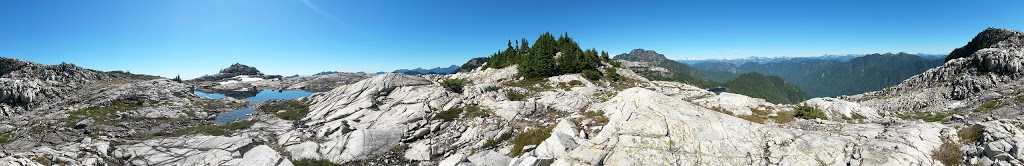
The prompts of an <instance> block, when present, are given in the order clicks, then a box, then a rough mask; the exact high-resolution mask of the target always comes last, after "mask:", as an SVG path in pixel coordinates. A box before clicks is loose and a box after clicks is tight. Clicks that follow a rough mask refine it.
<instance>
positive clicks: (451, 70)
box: [393, 65, 459, 75]
mask: <svg viewBox="0 0 1024 166" xmlns="http://www.w3.org/2000/svg"><path fill="white" fill-rule="evenodd" d="M456 70H459V65H451V66H448V67H445V68H441V67H435V68H431V69H423V68H422V67H420V68H416V69H398V70H395V71H393V73H402V74H413V75H421V74H451V73H455V71H456Z"/></svg>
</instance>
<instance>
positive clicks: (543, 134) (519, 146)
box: [512, 127, 554, 157]
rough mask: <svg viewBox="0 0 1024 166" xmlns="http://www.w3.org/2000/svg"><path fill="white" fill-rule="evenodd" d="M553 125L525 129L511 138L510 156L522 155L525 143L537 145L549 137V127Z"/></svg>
mask: <svg viewBox="0 0 1024 166" xmlns="http://www.w3.org/2000/svg"><path fill="white" fill-rule="evenodd" d="M553 128H554V127H540V128H533V129H530V130H526V131H524V132H522V133H519V135H516V137H515V138H513V139H512V156H515V157H519V156H521V155H523V147H526V145H537V144H540V142H544V140H545V139H548V137H551V129H553Z"/></svg>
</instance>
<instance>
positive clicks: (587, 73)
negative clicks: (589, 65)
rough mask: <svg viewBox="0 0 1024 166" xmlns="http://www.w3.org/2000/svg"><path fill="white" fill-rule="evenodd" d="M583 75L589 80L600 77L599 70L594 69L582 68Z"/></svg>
mask: <svg viewBox="0 0 1024 166" xmlns="http://www.w3.org/2000/svg"><path fill="white" fill-rule="evenodd" d="M583 77H585V78H587V79H590V80H598V79H601V72H597V71H594V70H583Z"/></svg>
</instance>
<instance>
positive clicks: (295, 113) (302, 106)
mask: <svg viewBox="0 0 1024 166" xmlns="http://www.w3.org/2000/svg"><path fill="white" fill-rule="evenodd" d="M257 109H258V110H260V111H265V112H269V113H273V114H274V115H276V116H277V117H278V118H281V119H284V120H300V119H302V117H305V116H306V114H309V105H307V104H306V103H303V102H301V101H298V100H271V101H266V102H264V103H263V105H261V106H260V107H258V108H257Z"/></svg>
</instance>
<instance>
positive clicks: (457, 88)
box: [441, 78, 472, 93]
mask: <svg viewBox="0 0 1024 166" xmlns="http://www.w3.org/2000/svg"><path fill="white" fill-rule="evenodd" d="M469 84H472V82H471V81H469V80H466V79H460V78H455V79H445V80H443V81H441V86H443V87H444V89H447V90H448V91H451V92H455V93H462V87H465V86H466V85H469Z"/></svg>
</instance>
